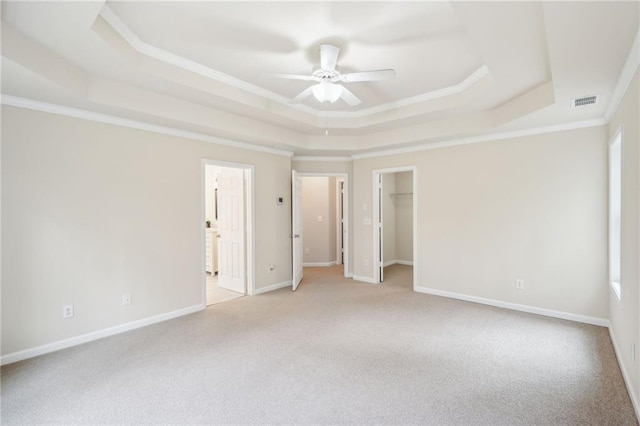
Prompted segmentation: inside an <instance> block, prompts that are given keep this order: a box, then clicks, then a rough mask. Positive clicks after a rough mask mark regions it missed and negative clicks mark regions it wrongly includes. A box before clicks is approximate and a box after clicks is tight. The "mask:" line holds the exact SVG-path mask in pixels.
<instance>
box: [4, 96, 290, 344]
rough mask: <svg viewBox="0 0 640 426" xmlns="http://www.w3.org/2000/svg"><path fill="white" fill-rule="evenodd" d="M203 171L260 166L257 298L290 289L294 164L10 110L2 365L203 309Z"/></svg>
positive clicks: (274, 157)
mask: <svg viewBox="0 0 640 426" xmlns="http://www.w3.org/2000/svg"><path fill="white" fill-rule="evenodd" d="M203 159H212V160H224V161H229V162H236V163H244V164H253V165H254V166H255V211H256V223H255V230H256V235H255V244H256V258H255V264H256V287H258V288H261V287H267V286H270V285H275V284H278V283H283V282H287V281H289V282H290V280H291V260H290V259H291V255H290V244H291V243H290V239H289V233H290V226H291V212H290V210H291V204H290V200H289V198H290V197H289V194H290V191H291V190H290V188H291V164H290V163H291V160H290V158H289V157H286V156H281V155H275V154H269V153H261V152H254V151H252V152H248V151H246V150H241V149H236V148H231V147H225V146H219V145H214V144H211V143H205V142H199V141H194V140H188V139H182V138H179V137H174V136H167V135H162V134H156V133H152V132H147V131H141V130H134V129H129V128H124V127H117V126H113V125H108V124H101V123H95V122H90V121H84V120H80V119H74V118H68V117H63V116H59V115H53V114H48V113H42V112H35V111H30V110H24V109H19V108H13V107H6V106H3V108H2V208H3V210H2V230H3V232H2V265H3V269H2V354H3V355H4V354H9V353H14V352H16V351H20V350H25V349H29V348H34V347H37V346H39V345H44V344H48V343H52V342H56V341H60V340H62V339H67V338H72V337H76V336H79V335H83V334H85V333H90V332H94V331H97V330H103V329H107V328H110V327H115V326H118V325H121V324H126V323H129V322H132V321H136V320H141V319H144V318H149V317H152V316H154V315H161V314H165V313H167V312H172V311H176V310H180V309H184V308H189V307H197V306H198V305H201V304H202V303H203V300H202V297H203V282H202V271H203V269H204V265H203V257H202V250H203V235H202V223H201V221H202V208H203V207H202V204H201V203H202V197H201V196H202V194H201V191H202V160H203ZM278 196H283V197H284V198H285V200H286V203H285V205H277V204H276V197H278ZM269 264H273V265H275V269H274V271H273V272H268V268H269ZM125 292H127V293H130V294H131V298H132V305H130V306H127V307H122V306H121V296H122V293H125ZM66 304H73V305H74V306H75V317H74V318H72V319H62V306H63V305H66Z"/></svg>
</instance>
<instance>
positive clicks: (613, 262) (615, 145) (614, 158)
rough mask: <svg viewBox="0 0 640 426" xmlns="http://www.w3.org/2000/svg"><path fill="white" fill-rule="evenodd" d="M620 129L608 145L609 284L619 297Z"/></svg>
mask: <svg viewBox="0 0 640 426" xmlns="http://www.w3.org/2000/svg"><path fill="white" fill-rule="evenodd" d="M621 222H622V129H620V130H618V133H616V136H615V137H614V138H613V140H612V141H611V143H610V144H609V283H610V284H611V288H612V289H613V291H614V292H615V294H616V296H618V299H620V297H621V290H622V289H621V285H620V282H621V278H622V277H621V273H620V272H621V271H620V269H621V268H620V252H621V250H620V248H621V238H620V237H621V235H622V232H621V227H622V223H621Z"/></svg>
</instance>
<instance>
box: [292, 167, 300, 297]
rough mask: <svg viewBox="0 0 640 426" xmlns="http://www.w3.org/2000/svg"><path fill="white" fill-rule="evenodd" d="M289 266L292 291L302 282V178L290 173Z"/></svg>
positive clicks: (293, 172) (293, 171)
mask: <svg viewBox="0 0 640 426" xmlns="http://www.w3.org/2000/svg"><path fill="white" fill-rule="evenodd" d="M291 255H292V259H291V264H292V266H293V274H292V276H293V290H294V291H295V290H296V289H297V288H298V285H299V284H300V281H302V178H301V177H300V176H298V173H297V172H296V171H295V170H292V171H291Z"/></svg>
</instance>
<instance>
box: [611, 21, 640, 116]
mask: <svg viewBox="0 0 640 426" xmlns="http://www.w3.org/2000/svg"><path fill="white" fill-rule="evenodd" d="M638 67H640V28H638V31H637V32H636V37H635V39H634V40H633V44H632V45H631V50H629V55H627V60H626V61H625V63H624V66H623V67H622V71H621V72H620V76H619V77H618V82H617V84H616V88H615V90H614V91H613V94H612V95H611V101H610V102H609V106H608V107H607V110H606V112H605V114H604V116H605V118H606V119H607V121H611V119H612V118H613V115H614V114H615V113H616V111H617V110H618V107H619V106H620V103H621V102H622V99H623V98H624V94H625V93H626V92H627V89H628V88H629V85H630V84H631V81H632V80H633V76H634V75H635V74H636V71H637V70H638Z"/></svg>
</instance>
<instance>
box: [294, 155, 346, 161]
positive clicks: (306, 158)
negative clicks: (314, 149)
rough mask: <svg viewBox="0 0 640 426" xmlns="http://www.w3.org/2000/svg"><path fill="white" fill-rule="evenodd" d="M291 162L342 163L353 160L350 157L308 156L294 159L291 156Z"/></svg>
mask: <svg viewBox="0 0 640 426" xmlns="http://www.w3.org/2000/svg"><path fill="white" fill-rule="evenodd" d="M291 161H328V162H331V161H334V162H344V161H353V158H351V157H309V156H306V157H305V156H301V157H296V156H293V157H291Z"/></svg>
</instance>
